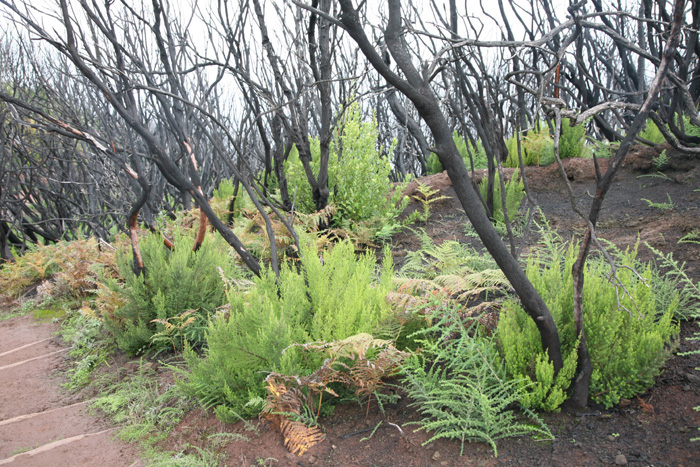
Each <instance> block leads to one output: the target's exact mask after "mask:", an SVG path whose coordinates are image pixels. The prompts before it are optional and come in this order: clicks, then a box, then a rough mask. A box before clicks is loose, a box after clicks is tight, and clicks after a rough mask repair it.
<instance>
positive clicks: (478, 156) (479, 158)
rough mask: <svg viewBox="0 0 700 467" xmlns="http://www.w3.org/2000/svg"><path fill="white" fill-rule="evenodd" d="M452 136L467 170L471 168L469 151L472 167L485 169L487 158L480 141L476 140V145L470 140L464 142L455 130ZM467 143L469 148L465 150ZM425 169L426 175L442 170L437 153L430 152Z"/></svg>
mask: <svg viewBox="0 0 700 467" xmlns="http://www.w3.org/2000/svg"><path fill="white" fill-rule="evenodd" d="M452 138H453V139H454V142H455V145H456V146H457V150H458V151H459V154H460V155H461V156H462V160H463V161H464V165H465V166H466V167H467V170H471V168H472V162H471V160H470V159H469V152H470V151H471V155H472V159H473V161H474V169H475V170H476V169H485V168H486V167H488V160H487V158H486V151H485V150H484V146H483V145H482V144H481V141H477V142H476V146H474V145H473V144H472V143H471V142H468V143H467V142H465V141H464V138H462V136H461V135H460V134H459V133H457V131H455V132H453V133H452ZM467 144H469V150H467ZM427 169H428V175H433V174H437V173H440V172H442V171H443V170H444V168H443V167H442V164H441V163H440V159H439V158H438V156H437V154H435V153H431V154H430V157H429V158H428V161H427Z"/></svg>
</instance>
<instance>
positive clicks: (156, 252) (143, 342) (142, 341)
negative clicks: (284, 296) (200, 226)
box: [104, 233, 241, 354]
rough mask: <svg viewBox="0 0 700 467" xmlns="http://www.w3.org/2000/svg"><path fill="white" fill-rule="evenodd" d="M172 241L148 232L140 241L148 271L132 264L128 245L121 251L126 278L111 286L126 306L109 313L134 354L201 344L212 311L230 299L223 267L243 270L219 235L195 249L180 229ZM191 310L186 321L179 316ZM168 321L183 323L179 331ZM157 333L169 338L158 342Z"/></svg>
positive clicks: (120, 341) (120, 338) (234, 271)
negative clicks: (168, 245)
mask: <svg viewBox="0 0 700 467" xmlns="http://www.w3.org/2000/svg"><path fill="white" fill-rule="evenodd" d="M173 242H174V244H175V246H174V247H173V250H172V251H171V250H168V249H167V248H166V247H165V246H164V245H163V239H162V237H161V236H160V235H158V234H148V235H146V236H145V237H143V238H142V239H141V245H140V246H141V254H142V256H143V263H144V268H145V273H144V274H141V275H138V276H137V275H136V274H134V272H133V270H132V268H131V261H132V256H131V250H130V249H127V248H124V249H122V250H120V251H119V252H118V253H117V266H118V268H119V272H120V274H121V276H122V277H123V278H124V281H125V283H124V284H123V286H121V285H119V284H117V283H116V282H110V283H109V284H108V285H109V286H110V288H112V289H113V290H114V291H117V292H118V293H119V294H120V295H122V296H123V298H124V300H125V305H124V306H122V307H120V308H118V309H117V310H115V311H114V312H113V313H112V314H110V315H108V316H105V317H104V318H105V322H106V323H107V325H108V327H109V329H110V330H111V331H112V332H113V333H114V335H115V337H116V340H117V343H118V345H119V347H120V348H121V349H122V350H124V351H126V352H127V353H129V354H138V353H142V352H145V351H147V350H156V351H157V350H163V349H169V348H172V347H173V346H174V347H175V348H176V349H180V348H181V347H182V343H183V342H184V341H187V342H188V343H189V344H190V345H192V346H199V345H201V344H202V342H203V339H204V330H205V328H206V324H207V320H208V318H209V316H210V314H211V313H212V312H213V311H214V309H215V308H216V307H218V306H221V305H223V304H224V303H225V300H226V294H225V289H224V284H223V282H222V281H221V277H220V275H219V270H218V268H221V269H222V271H223V272H224V273H225V274H226V275H228V276H236V277H238V276H240V274H241V272H240V270H239V269H238V268H237V267H236V266H235V263H234V258H233V257H232V255H231V253H230V248H229V246H228V244H227V243H226V242H225V241H224V239H223V238H221V236H220V235H218V234H215V233H211V234H209V235H207V237H206V239H205V241H204V243H203V244H202V246H201V248H200V249H199V250H198V251H196V252H194V251H192V247H193V245H194V239H193V238H191V237H189V236H188V237H185V236H183V235H181V234H178V233H176V235H175V236H174V238H173ZM189 310H195V311H194V313H192V314H190V315H189V316H188V318H190V317H191V318H193V319H190V320H189V323H188V324H186V325H184V323H183V322H180V321H179V320H178V318H179V317H181V316H182V314H183V313H185V312H187V311H189ZM154 320H157V322H155V321H154ZM166 323H167V324H166ZM169 324H170V325H171V326H175V327H177V326H182V327H181V329H179V330H178V329H175V328H172V327H171V326H169ZM155 335H160V336H162V337H168V336H169V337H170V338H166V339H160V340H157V341H153V337H154V336H155Z"/></svg>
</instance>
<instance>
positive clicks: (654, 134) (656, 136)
mask: <svg viewBox="0 0 700 467" xmlns="http://www.w3.org/2000/svg"><path fill="white" fill-rule="evenodd" d="M639 136H640V137H641V138H644V139H646V140H648V141H651V142H652V143H654V144H661V143H665V142H666V138H664V135H663V134H662V133H661V130H659V127H658V126H656V123H654V121H653V120H651V119H647V122H646V126H645V127H644V129H643V130H642V131H641V132H640V133H639Z"/></svg>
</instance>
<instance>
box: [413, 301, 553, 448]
mask: <svg viewBox="0 0 700 467" xmlns="http://www.w3.org/2000/svg"><path fill="white" fill-rule="evenodd" d="M432 318H433V322H434V323H435V324H433V326H431V327H430V328H428V329H425V330H422V331H419V332H418V334H419V335H420V336H421V337H422V338H423V339H422V340H420V345H421V351H420V352H418V353H414V354H412V356H410V357H409V358H407V359H406V360H404V363H403V365H402V370H403V383H404V384H405V387H406V391H407V393H408V395H409V397H410V398H411V400H413V401H414V402H413V403H412V404H411V405H413V406H415V407H416V408H417V409H418V411H419V412H420V413H421V415H423V416H424V417H425V418H423V419H422V420H420V421H418V422H415V423H417V424H418V425H420V426H421V428H420V429H422V430H426V431H432V432H434V434H433V436H432V437H431V438H430V439H429V440H428V441H426V442H425V443H424V444H427V443H430V442H432V441H434V440H436V439H440V438H453V439H458V440H460V441H461V442H462V452H463V451H464V442H465V441H470V442H471V441H482V442H486V443H488V444H489V445H491V447H492V448H493V453H494V456H497V455H498V451H497V447H496V441H497V440H499V439H502V438H507V437H511V436H520V435H523V434H528V433H532V434H540V435H545V436H548V437H551V433H550V432H549V430H548V429H547V427H546V426H545V425H544V423H542V421H541V420H540V419H539V418H538V417H537V416H536V415H535V414H534V413H533V412H532V411H530V410H528V409H525V413H526V414H527V415H528V416H529V418H530V419H531V421H532V422H534V423H527V422H524V421H523V420H520V419H519V418H518V416H517V415H516V413H515V412H514V410H513V406H514V405H515V404H517V403H518V402H519V401H520V400H521V399H523V397H524V396H525V393H524V391H525V388H527V385H528V384H531V383H529V380H518V379H512V378H511V379H510V380H508V379H507V377H506V372H505V370H504V368H503V363H502V360H501V358H500V356H499V355H498V349H497V346H496V343H495V341H494V340H493V339H492V338H489V337H486V336H483V335H481V334H480V333H478V332H477V329H476V328H475V327H471V328H470V327H468V326H467V327H465V325H464V324H462V318H461V317H460V316H459V315H458V314H457V313H455V312H447V313H442V314H441V315H439V316H438V315H436V316H433V317H432Z"/></svg>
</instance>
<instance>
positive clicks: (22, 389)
mask: <svg viewBox="0 0 700 467" xmlns="http://www.w3.org/2000/svg"><path fill="white" fill-rule="evenodd" d="M55 331H56V325H54V324H51V323H46V322H44V323H42V322H38V321H35V320H34V319H33V318H31V317H28V316H22V317H16V318H11V319H9V320H6V321H0V466H5V465H7V466H13V467H17V466H22V467H24V466H30V467H33V466H37V467H40V466H41V467H44V466H51V467H69V466H70V467H72V466H104V467H111V466H133V467H136V466H140V465H143V464H142V462H141V461H139V459H138V456H137V455H136V454H135V450H134V449H133V448H132V447H131V446H129V445H127V444H125V443H122V442H120V441H117V440H114V439H113V438H114V429H113V428H110V427H107V426H105V425H104V424H103V423H101V422H100V421H99V420H97V419H96V418H95V417H93V416H90V415H89V414H88V413H87V403H86V402H83V401H79V400H75V399H72V398H71V397H70V396H67V395H66V394H65V393H64V392H63V391H62V390H61V388H60V385H61V381H60V380H59V378H58V377H57V375H56V370H57V369H58V368H59V367H60V366H61V365H62V363H63V361H64V358H65V354H66V351H67V350H68V348H66V347H65V346H64V345H62V344H61V343H60V340H59V339H57V338H54V337H52V336H53V334H54V332H55Z"/></svg>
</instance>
